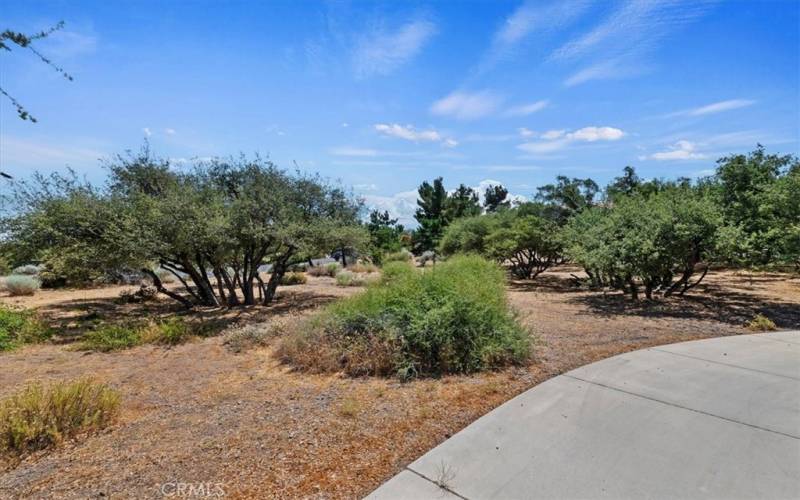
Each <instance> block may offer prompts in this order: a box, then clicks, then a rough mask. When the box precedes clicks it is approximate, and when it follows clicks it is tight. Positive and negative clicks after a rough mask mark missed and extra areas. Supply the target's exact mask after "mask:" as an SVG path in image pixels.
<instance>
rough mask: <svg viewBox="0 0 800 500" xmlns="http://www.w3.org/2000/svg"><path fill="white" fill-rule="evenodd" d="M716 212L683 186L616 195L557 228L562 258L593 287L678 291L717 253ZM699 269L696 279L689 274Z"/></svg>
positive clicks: (634, 292) (706, 200) (702, 197)
mask: <svg viewBox="0 0 800 500" xmlns="http://www.w3.org/2000/svg"><path fill="white" fill-rule="evenodd" d="M721 226H722V216H721V214H720V211H719V209H718V207H717V206H716V205H715V204H714V203H713V201H712V200H711V199H709V197H707V196H705V195H704V194H703V193H701V192H697V191H695V190H692V189H691V188H689V187H674V186H673V187H669V188H666V189H665V190H663V191H661V192H658V193H655V194H652V195H649V196H647V195H643V194H634V195H630V196H620V197H618V198H617V199H616V200H615V201H614V203H613V205H610V206H608V207H594V208H590V209H586V210H584V211H583V212H581V213H580V214H578V215H577V216H575V217H573V218H572V219H571V220H570V221H569V223H568V224H567V225H566V227H565V228H564V230H563V231H562V235H561V238H562V241H563V243H564V249H565V252H566V254H567V256H568V257H569V258H570V259H571V260H572V261H573V262H575V263H577V264H580V265H582V266H583V267H584V269H585V270H586V273H587V274H588V275H589V277H590V279H591V280H592V282H593V284H594V285H597V286H611V287H613V288H618V289H623V290H625V291H626V292H628V293H630V294H631V297H632V298H634V299H636V298H638V295H639V291H640V290H643V291H644V294H645V296H646V297H648V298H652V296H653V293H654V292H661V293H663V294H664V295H671V294H673V293H679V294H683V293H684V292H686V291H687V290H689V289H690V288H692V287H693V286H696V285H697V284H698V283H699V281H700V280H702V277H703V276H705V272H706V271H707V270H708V266H709V264H710V262H711V261H712V260H713V259H714V258H715V257H716V256H717V253H718V246H719V245H718V241H719V232H720V228H721ZM701 269H702V275H701V276H700V278H699V279H697V280H694V281H692V280H693V278H692V277H693V275H694V274H695V273H696V272H697V271H699V270H701Z"/></svg>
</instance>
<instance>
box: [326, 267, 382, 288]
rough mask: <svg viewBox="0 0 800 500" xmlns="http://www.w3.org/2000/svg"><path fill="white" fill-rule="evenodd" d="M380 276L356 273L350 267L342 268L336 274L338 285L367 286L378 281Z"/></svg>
mask: <svg viewBox="0 0 800 500" xmlns="http://www.w3.org/2000/svg"><path fill="white" fill-rule="evenodd" d="M378 279H379V277H378V276H377V275H375V274H366V273H356V272H352V271H350V270H348V269H342V270H341V271H339V273H338V274H337V275H336V284H337V285H338V286H366V285H368V284H370V283H373V282H375V281H378Z"/></svg>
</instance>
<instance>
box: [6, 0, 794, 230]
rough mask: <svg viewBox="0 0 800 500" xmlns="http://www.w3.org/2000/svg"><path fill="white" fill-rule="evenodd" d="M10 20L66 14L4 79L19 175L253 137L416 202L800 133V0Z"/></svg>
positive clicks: (99, 172)
mask: <svg viewBox="0 0 800 500" xmlns="http://www.w3.org/2000/svg"><path fill="white" fill-rule="evenodd" d="M0 4H2V21H3V24H4V25H3V26H0V28H3V29H5V28H6V27H8V28H12V29H15V30H21V31H34V30H39V29H42V28H45V27H47V26H49V25H52V24H54V23H55V22H57V21H59V20H64V21H65V22H66V27H65V29H64V30H63V31H61V32H58V33H56V34H55V35H53V36H52V37H51V38H50V39H48V40H45V41H43V42H41V43H39V44H38V45H37V48H38V49H39V50H40V51H41V52H42V53H44V54H45V55H47V56H50V57H52V58H53V59H54V60H55V61H56V62H57V63H58V64H59V65H61V66H63V67H64V68H65V69H66V70H67V71H68V72H69V73H70V74H72V75H73V76H74V78H75V80H74V81H73V82H68V81H66V80H64V79H63V78H62V77H60V76H59V75H58V74H57V73H55V72H54V71H52V70H51V69H49V68H48V67H46V66H44V65H43V64H41V63H40V62H39V61H37V60H36V59H35V58H34V57H33V55H32V54H30V53H26V52H25V51H21V50H16V51H13V52H11V53H3V54H0V84H1V85H2V87H3V88H5V89H6V90H7V91H8V92H9V93H11V94H12V95H14V96H15V97H16V98H17V99H19V100H20V101H21V102H22V103H23V104H24V105H25V106H26V107H27V108H28V109H29V111H30V112H31V113H32V114H33V115H34V116H36V118H38V120H39V121H38V123H35V124H32V123H30V122H25V121H21V120H19V119H18V118H16V113H15V112H14V109H13V107H12V106H11V105H10V104H9V102H8V101H7V100H5V99H4V100H2V102H0V165H2V168H3V169H4V170H5V171H9V172H10V173H12V174H14V175H17V176H25V175H27V174H28V173H29V172H31V171H33V170H41V171H53V170H64V169H65V168H66V166H67V165H69V166H70V167H72V168H74V169H75V170H77V171H78V172H81V173H84V174H86V175H87V177H89V178H90V179H92V180H97V181H100V180H102V179H103V177H104V171H103V169H102V167H101V163H100V162H99V161H98V159H99V158H103V157H109V156H110V155H113V154H115V153H119V152H122V151H124V150H126V149H137V148H139V147H140V146H141V145H142V143H143V141H144V139H145V138H147V140H149V142H150V144H151V147H152V149H154V150H155V152H156V153H157V154H159V155H161V156H164V157H168V158H172V159H174V161H175V163H176V165H177V166H178V167H180V166H181V165H186V164H187V163H188V162H189V161H190V160H191V159H192V158H204V157H208V156H212V155H222V156H225V155H231V154H237V153H238V152H240V151H242V152H245V153H248V154H250V153H255V152H259V153H261V154H263V155H268V156H269V157H270V159H272V160H273V161H275V162H276V163H277V164H278V165H280V166H283V167H285V168H294V167H295V164H296V165H297V166H299V167H300V168H301V169H303V170H307V171H311V172H319V173H321V174H322V175H324V176H326V177H330V178H331V179H340V180H341V181H342V182H343V183H344V184H346V185H349V186H353V188H354V190H355V191H356V192H357V193H358V194H360V195H363V196H364V197H365V199H366V201H367V203H368V204H370V205H373V206H377V207H382V208H388V209H390V210H391V211H392V212H393V213H395V214H396V215H399V216H401V218H402V219H403V220H404V221H405V222H408V219H409V218H410V215H411V213H412V212H413V207H414V200H415V194H414V190H415V188H416V187H417V186H418V185H419V183H420V182H421V181H422V180H424V179H431V178H433V177H435V176H439V175H441V176H443V177H444V179H445V183H446V185H447V186H448V187H450V188H453V187H456V186H457V185H458V184H459V183H465V184H467V185H470V186H480V185H485V184H487V183H488V182H489V181H498V182H501V183H503V184H504V185H506V186H507V187H508V188H509V189H510V191H511V192H512V193H514V194H516V195H519V196H524V197H530V196H532V195H533V194H534V193H535V188H536V186H539V185H542V184H545V183H547V182H550V181H552V180H553V178H554V177H555V176H556V175H558V174H564V175H568V176H576V177H586V176H588V177H592V178H594V179H595V180H597V181H598V182H599V183H600V184H601V185H602V184H605V183H606V182H607V181H608V180H610V179H611V178H612V177H614V176H616V175H618V174H619V172H620V171H621V169H622V167H624V166H625V165H633V166H635V167H636V168H637V170H638V171H639V173H640V174H641V175H642V176H644V177H669V178H673V177H677V176H692V177H696V176H699V175H704V174H706V173H708V172H709V171H710V169H712V168H713V167H714V161H715V159H716V158H718V157H720V156H722V155H725V154H728V153H733V152H743V151H748V150H750V149H752V148H753V147H754V146H755V144H756V143H757V142H760V143H762V144H764V145H765V146H767V148H768V149H769V150H771V151H779V152H783V153H795V154H796V153H797V152H798V144H799V143H800V139H799V138H798V130H800V81H799V79H800V34H799V33H798V30H800V28H799V27H800V6H799V5H800V4H799V3H798V2H796V1H793V0H787V1H754V2H745V1H727V2H725V1H678V0H650V1H619V2H612V1H606V0H594V1H592V0H563V1H556V2H550V1H544V0H542V1H527V2H519V1H514V2H511V1H509V2H503V1H493V2H490V1H486V2H478V1H470V2H456V1H448V2H384V3H378V2H319V3H318V2H303V1H295V2H255V1H251V2H189V1H180V2H178V1H174V2H146V1H135V2H125V1H114V2H100V1H98V2H80V1H60V2H38V1H28V2H12V1H11V0H0Z"/></svg>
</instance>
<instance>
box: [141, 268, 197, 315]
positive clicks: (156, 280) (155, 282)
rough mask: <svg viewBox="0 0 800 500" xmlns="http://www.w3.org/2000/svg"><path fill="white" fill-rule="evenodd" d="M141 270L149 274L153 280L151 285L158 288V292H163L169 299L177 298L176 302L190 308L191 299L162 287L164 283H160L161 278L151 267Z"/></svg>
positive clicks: (191, 305)
mask: <svg viewBox="0 0 800 500" xmlns="http://www.w3.org/2000/svg"><path fill="white" fill-rule="evenodd" d="M142 272H143V273H144V274H146V275H148V276H150V278H151V279H152V280H153V286H155V287H156V290H158V291H159V292H160V293H163V294H164V295H166V296H167V297H169V298H171V299H175V300H177V301H178V302H180V303H181V304H183V305H184V306H185V307H186V308H187V309H191V308H192V307H193V304H192V301H190V300H189V299H187V298H186V297H184V296H183V295H181V294H179V293H175V292H173V291H171V290H167V289H166V288H165V287H164V284H163V283H161V278H159V277H158V275H157V274H156V273H155V272H153V271H152V270H151V269H147V268H143V269H142Z"/></svg>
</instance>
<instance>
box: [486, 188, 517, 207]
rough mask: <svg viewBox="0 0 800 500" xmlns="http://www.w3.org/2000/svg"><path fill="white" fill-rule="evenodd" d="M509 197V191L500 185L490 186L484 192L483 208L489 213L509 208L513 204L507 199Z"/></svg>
mask: <svg viewBox="0 0 800 500" xmlns="http://www.w3.org/2000/svg"><path fill="white" fill-rule="evenodd" d="M507 197H508V189H506V188H504V187H503V186H501V185H500V184H497V185H493V186H489V187H487V188H486V190H485V191H484V192H483V207H484V209H486V212H488V213H490V212H496V211H498V210H499V209H501V208H508V207H509V206H510V205H511V203H510V202H509V201H508V200H507V199H506V198H507Z"/></svg>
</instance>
